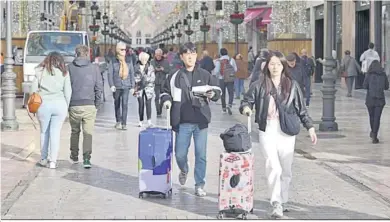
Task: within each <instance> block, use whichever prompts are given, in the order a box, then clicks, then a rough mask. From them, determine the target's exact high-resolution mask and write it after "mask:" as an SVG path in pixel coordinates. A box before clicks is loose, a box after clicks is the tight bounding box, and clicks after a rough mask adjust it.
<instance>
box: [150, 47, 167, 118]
mask: <svg viewBox="0 0 390 222" xmlns="http://www.w3.org/2000/svg"><path fill="white" fill-rule="evenodd" d="M151 65H152V66H153V68H154V75H155V76H156V79H155V81H154V84H155V86H154V93H155V95H156V97H155V100H154V103H155V105H156V112H157V117H161V113H162V110H161V106H160V94H161V88H162V87H163V86H164V83H165V80H166V79H167V76H168V74H169V71H170V66H169V63H168V61H167V60H166V59H165V58H164V57H163V50H162V49H156V51H155V54H154V59H153V60H152V61H151Z"/></svg>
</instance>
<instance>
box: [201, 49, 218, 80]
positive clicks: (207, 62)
mask: <svg viewBox="0 0 390 222" xmlns="http://www.w3.org/2000/svg"><path fill="white" fill-rule="evenodd" d="M200 68H202V69H205V70H207V71H208V72H209V73H210V74H211V72H212V71H213V70H214V68H215V65H214V61H213V59H212V58H211V57H210V56H209V52H208V51H207V50H204V51H203V58H202V60H200Z"/></svg>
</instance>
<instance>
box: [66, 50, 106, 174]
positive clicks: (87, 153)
mask: <svg viewBox="0 0 390 222" xmlns="http://www.w3.org/2000/svg"><path fill="white" fill-rule="evenodd" d="M88 54H89V49H88V47H87V46H85V45H78V46H77V47H76V55H77V57H76V58H75V60H74V61H73V62H72V63H71V64H69V66H68V69H69V75H70V80H71V85H72V97H71V100H70V104H69V122H70V126H71V128H72V133H71V137H70V152H71V154H70V159H71V160H72V161H73V163H78V161H79V157H78V156H79V138H80V132H81V128H82V129H83V159H84V168H90V167H91V162H90V160H91V154H92V134H93V129H94V125H95V119H96V112H97V108H98V107H99V106H100V105H101V103H102V92H103V81H102V76H101V75H100V70H99V67H98V66H96V65H94V64H92V63H91V62H90V59H89V55H88Z"/></svg>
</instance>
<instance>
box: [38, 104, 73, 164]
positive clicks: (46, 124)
mask: <svg viewBox="0 0 390 222" xmlns="http://www.w3.org/2000/svg"><path fill="white" fill-rule="evenodd" d="M67 113H68V105H67V104H66V101H65V100H58V101H45V102H43V103H42V105H41V106H40V107H39V109H38V113H37V117H38V120H39V124H40V126H41V159H42V160H46V159H48V160H50V161H51V162H57V157H58V151H59V150H60V134H61V128H62V125H63V124H64V121H65V118H66V115H67ZM49 144H50V150H49Z"/></svg>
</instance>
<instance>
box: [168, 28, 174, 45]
mask: <svg viewBox="0 0 390 222" xmlns="http://www.w3.org/2000/svg"><path fill="white" fill-rule="evenodd" d="M174 28H175V27H174V26H173V24H172V25H171V27H170V28H169V31H170V32H171V36H170V37H171V40H172V47H173V40H174V39H175V35H174V34H173V29H174Z"/></svg>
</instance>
